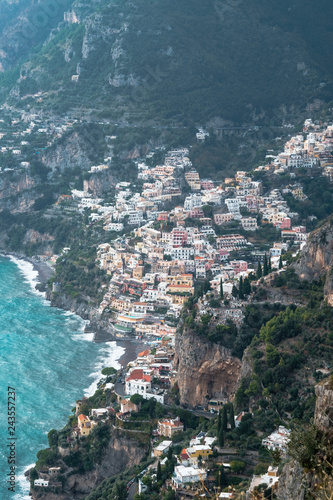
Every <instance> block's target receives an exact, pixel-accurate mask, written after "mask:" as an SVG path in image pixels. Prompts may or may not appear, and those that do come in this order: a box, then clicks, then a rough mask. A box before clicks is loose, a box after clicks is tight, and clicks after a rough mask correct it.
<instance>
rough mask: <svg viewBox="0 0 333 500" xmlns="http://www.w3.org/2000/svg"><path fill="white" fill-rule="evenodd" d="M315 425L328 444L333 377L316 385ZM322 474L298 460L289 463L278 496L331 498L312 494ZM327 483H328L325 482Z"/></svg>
mask: <svg viewBox="0 0 333 500" xmlns="http://www.w3.org/2000/svg"><path fill="white" fill-rule="evenodd" d="M315 391H316V408H315V418H314V424H315V426H316V427H317V428H318V429H319V430H320V431H322V432H323V433H324V439H325V441H326V443H327V445H328V446H329V447H330V446H331V445H330V444H329V443H330V442H332V435H331V434H332V428H333V426H332V422H333V379H332V377H331V378H330V379H328V380H325V381H323V382H322V383H321V384H318V385H316V388H315ZM321 480H322V479H321V478H320V476H318V475H316V474H315V473H314V472H313V471H306V470H305V469H304V468H303V467H302V466H301V465H300V464H299V463H298V462H297V461H296V460H292V461H291V462H289V463H287V464H286V465H285V466H284V468H283V471H282V474H281V477H280V480H279V489H278V493H277V496H278V498H279V500H305V499H308V498H329V497H328V496H327V497H326V496H320V497H319V496H318V497H317V496H314V495H312V494H310V495H311V496H309V495H308V493H310V492H311V491H312V490H313V489H315V488H316V485H317V484H318V482H319V483H321ZM323 484H325V485H327V483H323ZM331 492H332V491H331Z"/></svg>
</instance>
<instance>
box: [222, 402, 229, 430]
mask: <svg viewBox="0 0 333 500" xmlns="http://www.w3.org/2000/svg"><path fill="white" fill-rule="evenodd" d="M222 429H223V430H224V431H226V430H227V429H228V409H227V405H224V406H223V412H222Z"/></svg>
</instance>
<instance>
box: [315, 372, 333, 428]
mask: <svg viewBox="0 0 333 500" xmlns="http://www.w3.org/2000/svg"><path fill="white" fill-rule="evenodd" d="M316 398H317V399H316V410H315V418H314V422H315V425H316V427H318V429H320V430H321V431H323V432H325V433H331V434H333V376H332V377H331V378H330V379H329V380H325V381H324V382H323V383H322V384H319V385H317V386H316Z"/></svg>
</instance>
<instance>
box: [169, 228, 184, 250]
mask: <svg viewBox="0 0 333 500" xmlns="http://www.w3.org/2000/svg"><path fill="white" fill-rule="evenodd" d="M186 243H187V231H186V229H184V228H182V227H176V228H174V229H173V230H172V245H173V246H174V247H181V246H182V245H185V244H186Z"/></svg>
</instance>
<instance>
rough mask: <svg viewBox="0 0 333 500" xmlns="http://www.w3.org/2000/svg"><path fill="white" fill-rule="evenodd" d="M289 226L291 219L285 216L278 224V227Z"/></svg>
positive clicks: (287, 227) (284, 227) (286, 227)
mask: <svg viewBox="0 0 333 500" xmlns="http://www.w3.org/2000/svg"><path fill="white" fill-rule="evenodd" d="M290 227H291V220H290V218H289V217H285V218H284V219H283V220H282V222H281V224H280V229H290Z"/></svg>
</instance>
